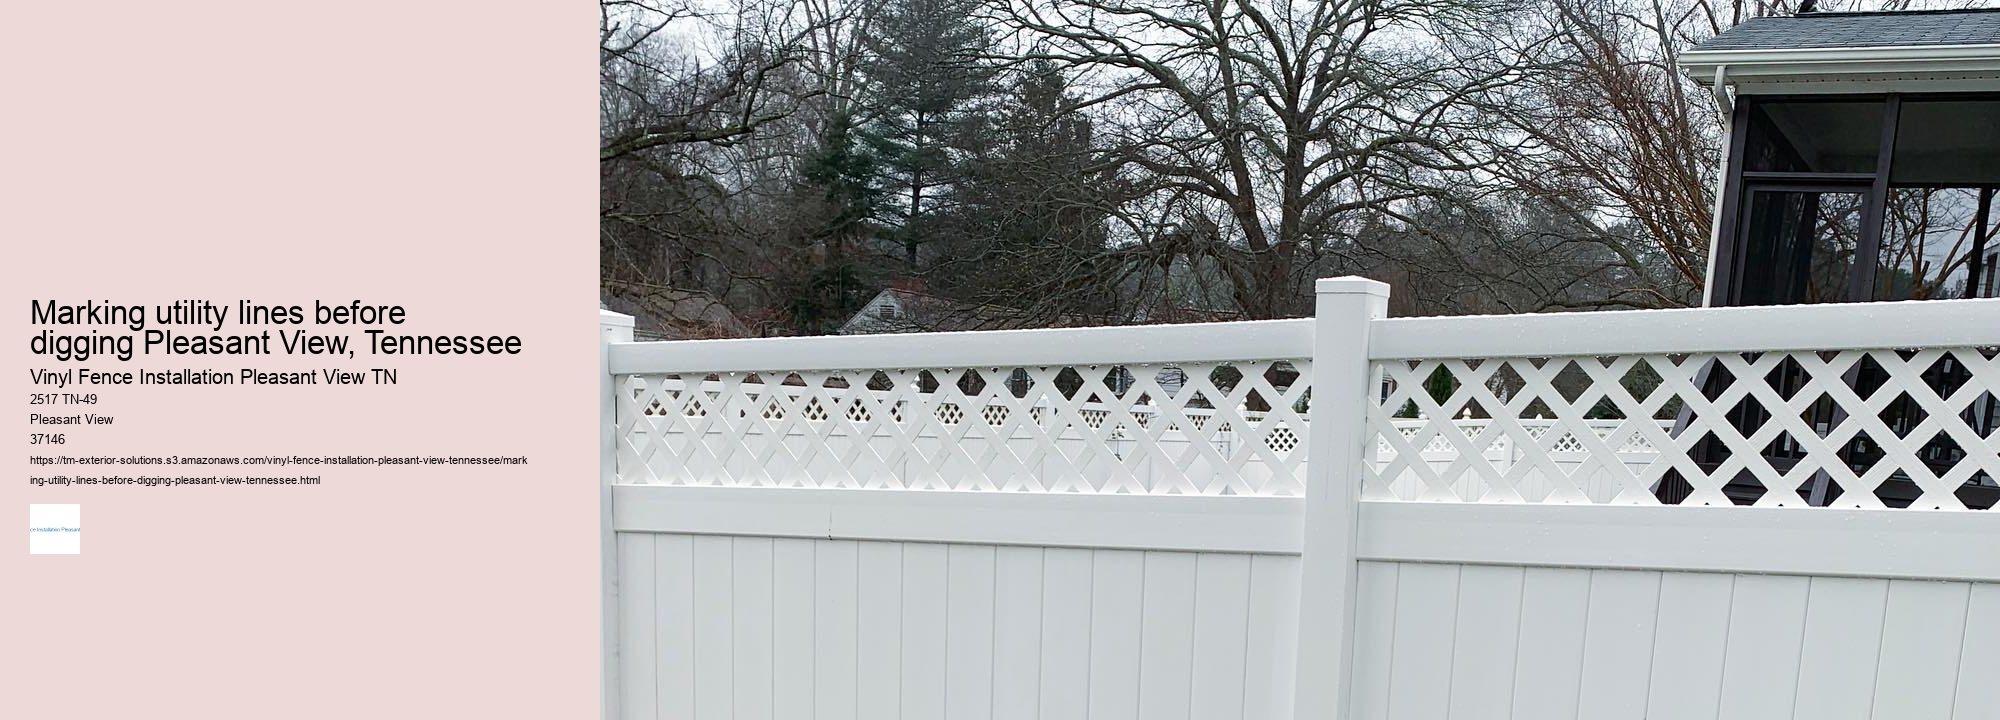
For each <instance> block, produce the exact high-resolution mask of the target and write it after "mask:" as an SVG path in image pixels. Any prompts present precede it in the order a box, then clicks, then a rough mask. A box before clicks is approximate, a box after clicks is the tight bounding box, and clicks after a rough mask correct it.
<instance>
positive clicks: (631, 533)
mask: <svg viewBox="0 0 2000 720" xmlns="http://www.w3.org/2000/svg"><path fill="white" fill-rule="evenodd" d="M1387 298H1388V289H1387V287H1386V286H1384V285H1382V284H1380V283H1376V282H1373V281H1369V280H1364V279H1358V278H1336V279H1327V280H1321V281H1319V285H1318V300H1317V306H1316V314H1315V317H1312V318H1307V319H1299V320H1278V321H1259V322H1234V323H1212V324H1200V325H1173V326H1149V327H1118V328H1088V329H1061V330H1024V331H1001V332H981V333H936V334H909V335H881V336H864V337H831V338H777V339H763V340H704V341H685V342H662V343H635V342H631V322H630V319H629V318H625V317H624V316H619V315H615V314H610V313H606V314H605V315H604V317H603V320H602V325H603V336H604V345H603V350H602V353H601V357H602V363H603V367H602V375H603V381H602V391H601V397H600V400H601V403H602V417H601V418H600V422H601V426H602V430H603V435H602V453H603V460H602V466H603V477H602V478H601V480H602V484H603V493H604V495H603V501H604V502H603V507H604V528H605V530H604V533H605V535H604V549H603V556H604V574H605V592H604V598H605V600H604V602H605V605H604V618H605V622H604V626H605V630H604V632H605V635H604V646H605V660H604V662H605V669H606V673H605V677H606V681H605V706H606V714H607V716H609V717H613V718H622V719H625V720H638V719H642V718H675V719H678V718H812V719H814V720H878V719H881V718H901V719H903V720H927V719H930V718H952V719H959V718H965V719H974V720H1014V719H1016V718H1049V719H1055V718H1078V719H1083V718H1088V719H1090V720H1116V719H1121V718H1123V719H1132V720H1138V719H1144V720H1155V719H1163V718H1171V719H1174V720H1183V719H1185V720H1210V719H1213V718H1223V719H1236V718H1243V719H1246V720H1281V719H1289V718H1352V719H1354V720H1363V719H1376V718H1395V719H1397V720H1404V719H1418V718H1451V719H1454V720H1458V719H1466V718H1515V719H1518V720H1549V719H1556V718H1566V719H1567V718H1574V719H1577V720H1598V719H1602V718H1631V719H1633V720H1639V719H1641V718H1644V719H1647V720H1666V719H1672V718H1742V719H1745V720H1750V719H1755V720H1766V719H1769V718H1813V719H1814V720H1818V719H1820V718H1878V719H1887V718H1894V719H1898V720H1900V719H1903V718H1960V719H1964V718H1989V719H1990V718H2000V681H1996V678H2000V514H1995V513H1993V512H1992V511H1991V510H1989V508H1991V507H1992V506H1993V505H1994V504H1995V499H1996V497H2000V485H1996V478H2000V433H1996V430H1995V426H1996V421H2000V402H1996V392H2000V358H1997V357H1996V353H2000V300H1961V301H1933V302H1922V303H1873V304H1850V305H1837V306H1831V305H1829V306H1799V307H1768V308H1722V309H1699V310H1661V311H1634V312H1612V313H1579V314H1558V315H1516V316H1494V317H1467V318H1408V319H1387V318H1386V317H1385V314H1386V313H1385V308H1386V304H1387Z"/></svg>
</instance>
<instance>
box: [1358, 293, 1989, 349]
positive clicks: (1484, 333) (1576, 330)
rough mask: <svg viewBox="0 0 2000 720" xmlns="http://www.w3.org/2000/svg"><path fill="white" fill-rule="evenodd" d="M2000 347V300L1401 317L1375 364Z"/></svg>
mask: <svg viewBox="0 0 2000 720" xmlns="http://www.w3.org/2000/svg"><path fill="white" fill-rule="evenodd" d="M1994 345H2000V299H1982V300H1923V301H1908V302H1884V303H1845V304H1838V305H1796V306H1785V307H1730V308H1697V309H1685V310H1630V311H1620V312H1589V313H1555V314H1542V315H1506V316H1467V317H1430V318H1397V319H1391V320H1382V321H1378V322H1376V323H1375V326H1374V329H1373V334H1372V336H1371V337H1370V339H1369V343H1368V350H1369V352H1368V354H1369V357H1370V358H1372V359H1375V360H1418V359H1425V360H1442V359H1447V358H1503V357H1556V356H1563V357H1576V356H1604V355H1652V354H1681V353H1712V352H1767V351H1795V350H1834V349H1840V350H1846V349H1853V350H1876V349H1887V348H1917V347H1987V346H1994Z"/></svg>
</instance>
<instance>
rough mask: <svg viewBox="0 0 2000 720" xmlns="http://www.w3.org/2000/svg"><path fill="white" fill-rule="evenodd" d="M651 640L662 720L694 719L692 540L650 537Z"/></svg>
mask: <svg viewBox="0 0 2000 720" xmlns="http://www.w3.org/2000/svg"><path fill="white" fill-rule="evenodd" d="M653 555H654V565H655V567H656V568H657V570H656V571H655V578H654V585H653V599H654V603H655V604H656V607H655V609H654V614H653V639H654V644H655V645H656V648H657V649H656V650H655V652H656V653H657V654H658V655H659V658H660V661H659V668H658V670H659V679H658V681H657V683H656V686H657V687H658V688H659V691H658V693H657V694H658V698H657V700H656V702H657V705H656V708H657V716H658V717H659V719H660V720H692V719H693V718H694V677H695V667H694V538H693V537H692V536H689V535H658V536H654V538H653Z"/></svg>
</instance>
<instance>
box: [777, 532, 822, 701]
mask: <svg viewBox="0 0 2000 720" xmlns="http://www.w3.org/2000/svg"><path fill="white" fill-rule="evenodd" d="M814 550H815V548H814V541H812V540H800V539H792V538H785V539H779V540H777V541H775V542H774V544H773V546H772V548H771V552H772V563H771V598H772V608H771V649H772V653H771V654H772V657H771V663H772V665H771V680H772V681H771V687H772V692H773V695H772V697H771V714H772V716H773V717H775V718H778V720H810V719H811V718H812V717H813V682H814V668H813V633H814V630H813V613H814V612H815V611H814V606H815V605H816V603H815V602H814V599H815V595H817V592H816V588H815V587H814V585H813V583H814V568H813V555H814Z"/></svg>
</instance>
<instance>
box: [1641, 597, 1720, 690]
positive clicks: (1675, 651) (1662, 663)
mask: <svg viewBox="0 0 2000 720" xmlns="http://www.w3.org/2000/svg"><path fill="white" fill-rule="evenodd" d="M1735 580H1736V577H1735V576H1733V575H1724V574H1717V573H1663V574H1661V576H1660V617H1659V620H1658V625H1656V626H1655V627H1656V630H1655V632H1654V635H1655V636H1656V637H1657V640H1656V641H1655V642H1654V645H1653V677H1652V680H1651V681H1650V682H1649V683H1648V684H1649V686H1650V687H1649V690H1648V691H1647V700H1646V717H1647V718H1648V720H1696V719H1697V718H1700V719H1709V718H1714V717H1715V714H1716V713H1717V712H1720V710H1721V706H1722V664H1723V652H1724V650H1726V649H1727V648H1728V643H1729V625H1730V622H1731V620H1730V617H1729V606H1730V597H1731V595H1732V594H1733V590H1734V585H1735Z"/></svg>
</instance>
